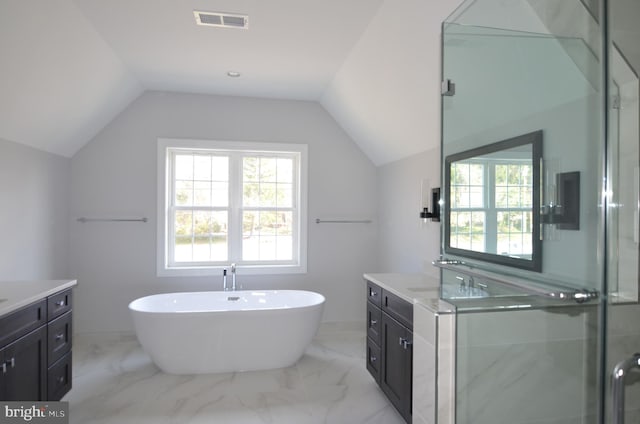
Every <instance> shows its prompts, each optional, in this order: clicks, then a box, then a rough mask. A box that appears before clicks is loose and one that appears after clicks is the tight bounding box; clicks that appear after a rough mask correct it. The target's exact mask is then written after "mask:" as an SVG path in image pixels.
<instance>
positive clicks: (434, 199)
mask: <svg viewBox="0 0 640 424" xmlns="http://www.w3.org/2000/svg"><path fill="white" fill-rule="evenodd" d="M420 218H421V219H422V221H423V222H427V219H431V221H434V222H440V187H436V188H433V189H431V212H429V208H428V207H426V206H425V207H423V208H422V212H420Z"/></svg>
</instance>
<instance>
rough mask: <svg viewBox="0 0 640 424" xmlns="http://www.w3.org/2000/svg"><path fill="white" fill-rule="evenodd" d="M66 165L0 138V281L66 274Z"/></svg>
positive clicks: (49, 155) (67, 172) (49, 156)
mask: <svg viewBox="0 0 640 424" xmlns="http://www.w3.org/2000/svg"><path fill="white" fill-rule="evenodd" d="M69 165H70V160H69V159H67V158H63V157H61V156H57V155H53V154H50V153H45V152H43V151H40V150H36V149H33V148H31V147H26V146H24V145H21V144H16V143H13V142H10V141H5V140H1V139H0V198H1V199H2V201H1V203H0V234H2V243H0V280H31V279H62V278H68V277H69V273H68V269H67V264H68V250H69V243H68V205H69V181H70V180H69V176H70V173H69V168H70V167H69Z"/></svg>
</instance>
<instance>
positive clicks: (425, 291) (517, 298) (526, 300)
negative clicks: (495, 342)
mask: <svg viewBox="0 0 640 424" xmlns="http://www.w3.org/2000/svg"><path fill="white" fill-rule="evenodd" d="M363 277H364V279H365V280H368V281H371V282H373V283H375V284H377V285H379V286H380V287H382V288H383V289H384V290H388V291H389V292H391V293H393V294H395V295H396V296H399V297H400V298H402V299H404V300H406V301H407V302H409V303H411V304H413V305H420V306H424V307H425V308H427V309H428V310H430V311H432V312H435V313H439V314H447V313H475V312H489V311H507V310H523V309H545V308H556V307H576V306H593V305H597V304H598V302H592V303H589V304H579V303H576V302H575V301H573V300H570V299H567V300H561V299H552V298H549V297H545V296H540V295H537V294H527V293H519V294H512V295H504V294H503V295H496V296H489V297H477V298H459V299H447V300H443V299H440V290H439V289H440V287H439V284H440V283H439V280H438V278H437V277H432V276H428V275H426V274H402V273H388V274H375V273H371V274H364V276H363Z"/></svg>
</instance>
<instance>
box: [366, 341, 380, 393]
mask: <svg viewBox="0 0 640 424" xmlns="http://www.w3.org/2000/svg"><path fill="white" fill-rule="evenodd" d="M381 362H382V361H381V358H380V347H378V345H377V344H375V343H374V342H373V341H372V340H371V339H369V338H367V370H368V371H369V374H371V376H372V377H373V378H374V379H375V380H376V382H378V383H380V365H381Z"/></svg>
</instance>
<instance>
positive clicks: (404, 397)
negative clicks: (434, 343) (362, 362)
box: [380, 313, 413, 423]
mask: <svg viewBox="0 0 640 424" xmlns="http://www.w3.org/2000/svg"><path fill="white" fill-rule="evenodd" d="M412 343H413V333H412V332H411V331H410V330H409V329H407V328H406V327H405V326H403V325H402V324H400V323H399V322H398V321H396V320H395V319H393V318H391V316H389V315H387V314H385V313H383V314H382V345H381V346H380V348H381V350H382V352H381V353H382V365H381V367H380V387H381V388H382V391H383V392H384V393H385V394H386V395H387V397H388V398H389V400H390V401H391V403H392V404H393V405H394V406H395V407H396V409H398V411H399V412H400V414H401V415H402V416H403V418H404V419H405V420H406V421H407V422H408V423H409V422H411V397H412V393H411V378H412V375H411V373H412V364H413V345H412Z"/></svg>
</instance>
